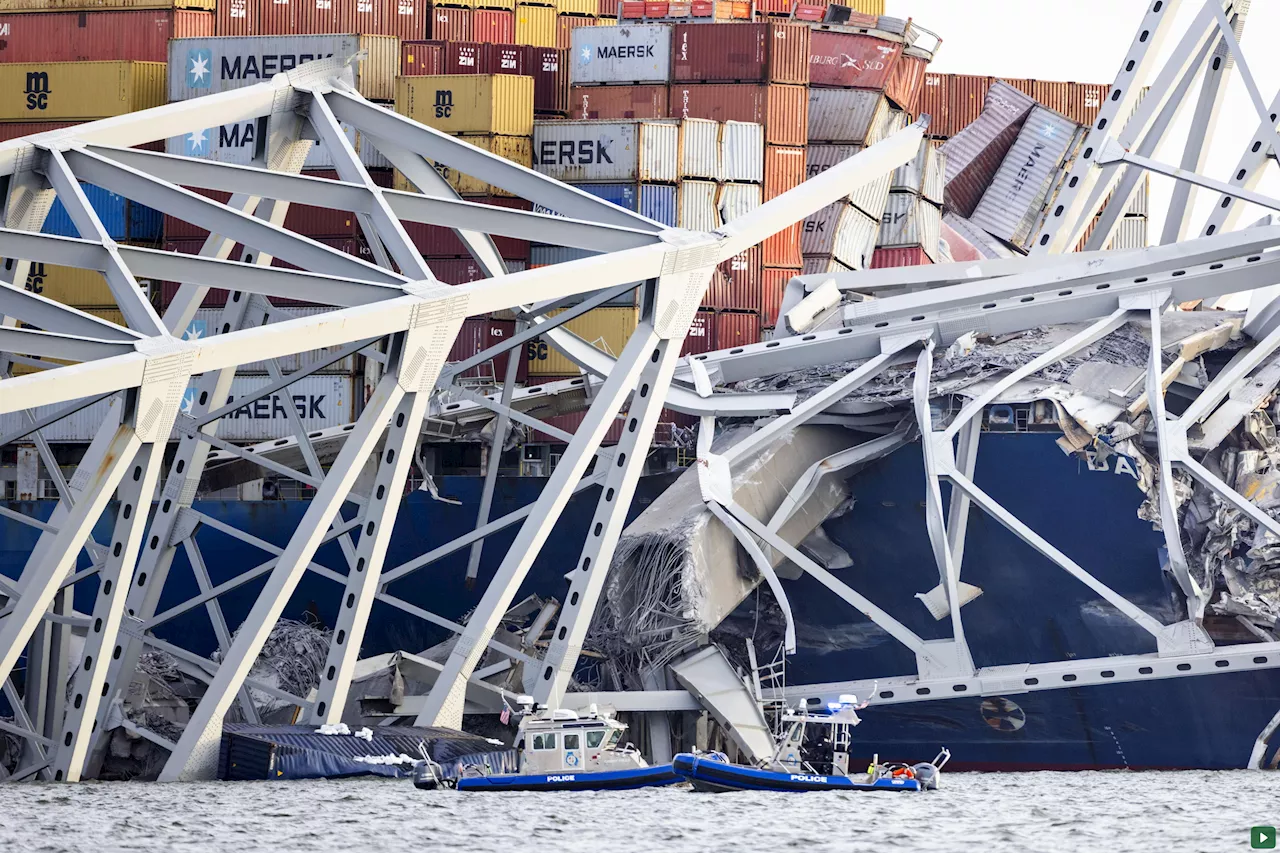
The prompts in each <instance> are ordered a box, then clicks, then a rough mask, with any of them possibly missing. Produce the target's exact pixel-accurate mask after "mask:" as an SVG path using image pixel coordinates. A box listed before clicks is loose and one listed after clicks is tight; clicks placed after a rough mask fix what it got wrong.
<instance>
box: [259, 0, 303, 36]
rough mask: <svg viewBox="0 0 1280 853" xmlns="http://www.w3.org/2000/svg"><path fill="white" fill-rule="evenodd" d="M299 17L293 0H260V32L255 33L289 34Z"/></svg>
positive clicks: (268, 34)
mask: <svg viewBox="0 0 1280 853" xmlns="http://www.w3.org/2000/svg"><path fill="white" fill-rule="evenodd" d="M250 2H252V0H250ZM297 17H298V13H297V12H296V11H294V8H293V2H291V0H259V2H258V32H257V33H255V35H264V36H274V35H289V34H290V33H292V32H293V27H294V24H295V21H296V18H297Z"/></svg>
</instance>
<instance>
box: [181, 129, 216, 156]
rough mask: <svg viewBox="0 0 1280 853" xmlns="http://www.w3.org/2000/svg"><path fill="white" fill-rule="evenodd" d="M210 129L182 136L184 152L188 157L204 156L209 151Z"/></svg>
mask: <svg viewBox="0 0 1280 853" xmlns="http://www.w3.org/2000/svg"><path fill="white" fill-rule="evenodd" d="M209 136H210V131H208V130H196V131H192V132H191V133H188V134H187V135H186V136H184V137H182V153H183V154H185V155H186V156H188V157H203V156H204V155H206V154H208V153H209Z"/></svg>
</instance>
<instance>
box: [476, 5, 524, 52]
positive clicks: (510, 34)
mask: <svg viewBox="0 0 1280 853" xmlns="http://www.w3.org/2000/svg"><path fill="white" fill-rule="evenodd" d="M471 36H472V38H473V39H475V40H476V41H480V42H486V43H488V44H515V40H516V16H515V13H514V12H511V11H508V10H506V9H476V10H475V12H473V13H472V15H471Z"/></svg>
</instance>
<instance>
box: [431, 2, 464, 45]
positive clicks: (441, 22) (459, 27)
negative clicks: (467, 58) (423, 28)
mask: <svg viewBox="0 0 1280 853" xmlns="http://www.w3.org/2000/svg"><path fill="white" fill-rule="evenodd" d="M431 38H433V39H438V40H443V41H471V10H470V9H455V8H453V7H452V6H436V7H435V8H434V9H433V10H432V12H431Z"/></svg>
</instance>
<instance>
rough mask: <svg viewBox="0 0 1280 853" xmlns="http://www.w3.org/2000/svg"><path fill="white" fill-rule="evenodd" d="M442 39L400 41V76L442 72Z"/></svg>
mask: <svg viewBox="0 0 1280 853" xmlns="http://www.w3.org/2000/svg"><path fill="white" fill-rule="evenodd" d="M444 48H445V43H444V42H442V41H404V42H401V43H400V76H401V77H425V76H429V75H435V74H443V73H444Z"/></svg>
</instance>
